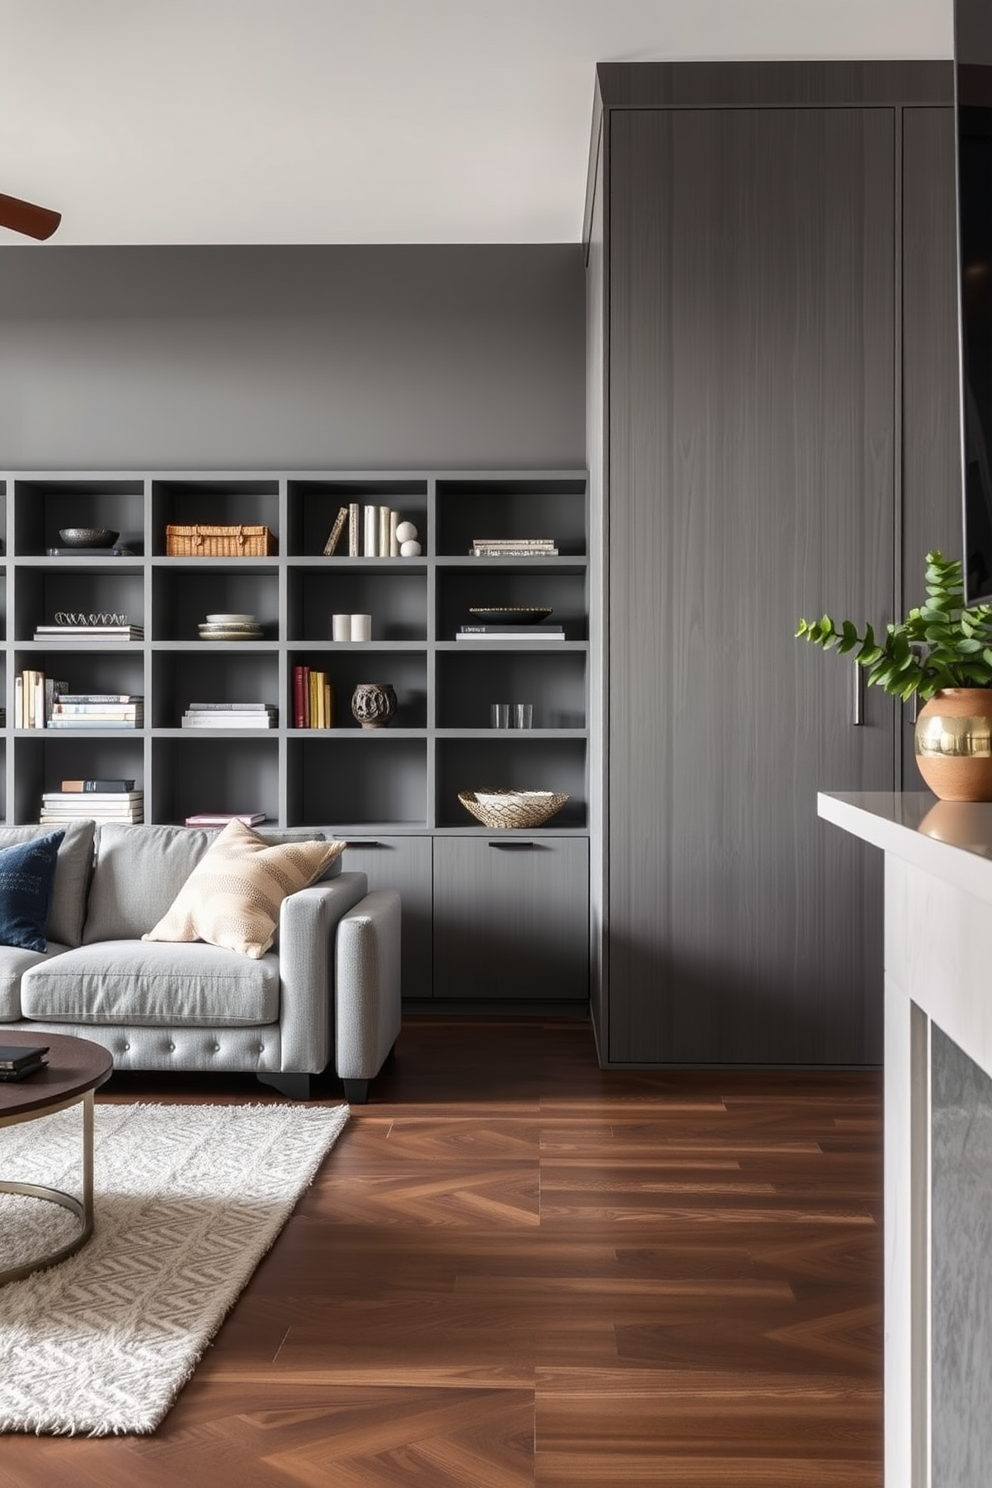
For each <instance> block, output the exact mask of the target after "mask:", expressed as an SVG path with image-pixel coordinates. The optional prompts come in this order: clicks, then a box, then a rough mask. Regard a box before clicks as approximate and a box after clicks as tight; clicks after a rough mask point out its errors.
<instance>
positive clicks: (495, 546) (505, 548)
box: [468, 537, 558, 558]
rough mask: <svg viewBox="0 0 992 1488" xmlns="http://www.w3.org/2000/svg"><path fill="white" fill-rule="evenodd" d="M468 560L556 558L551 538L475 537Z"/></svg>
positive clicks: (555, 550)
mask: <svg viewBox="0 0 992 1488" xmlns="http://www.w3.org/2000/svg"><path fill="white" fill-rule="evenodd" d="M468 555H469V557H470V558H557V557H558V549H557V547H556V546H555V540H554V538H553V537H475V538H473V539H472V546H471V547H470V548H469V550H468Z"/></svg>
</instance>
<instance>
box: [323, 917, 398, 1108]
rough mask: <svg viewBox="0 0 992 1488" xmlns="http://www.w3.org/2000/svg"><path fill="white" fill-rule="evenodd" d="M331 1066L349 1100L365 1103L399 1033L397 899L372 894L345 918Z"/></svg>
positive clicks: (340, 939) (340, 934)
mask: <svg viewBox="0 0 992 1488" xmlns="http://www.w3.org/2000/svg"><path fill="white" fill-rule="evenodd" d="M334 985H335V993H334V1024H335V1026H334V1032H335V1039H334V1061H335V1066H336V1068H337V1072H338V1074H339V1075H340V1076H341V1079H342V1080H343V1081H344V1082H345V1093H346V1095H347V1096H348V1098H349V1100H354V1101H357V1102H361V1101H362V1100H364V1099H365V1094H366V1090H367V1086H368V1081H369V1080H371V1079H372V1078H373V1076H375V1075H377V1074H378V1073H379V1070H380V1069H381V1067H382V1064H383V1061H384V1060H385V1059H386V1057H387V1055H388V1054H389V1051H390V1049H392V1047H393V1045H394V1043H395V1042H396V1039H397V1037H398V1035H399V1031H400V1022H401V1012H400V995H401V978H400V896H399V894H398V893H397V891H396V890H395V889H377V890H375V892H374V893H371V894H369V895H367V897H366V898H364V899H363V900H362V902H361V903H360V904H358V905H356V906H355V908H354V909H350V910H349V911H348V912H347V914H345V915H344V916H343V917H342V919H341V923H340V925H339V926H338V933H337V945H336V950H335V978H334Z"/></svg>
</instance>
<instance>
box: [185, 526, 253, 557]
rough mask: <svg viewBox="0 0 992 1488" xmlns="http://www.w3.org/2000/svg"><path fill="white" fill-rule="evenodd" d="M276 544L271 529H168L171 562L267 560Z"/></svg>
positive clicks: (199, 527) (198, 527)
mask: <svg viewBox="0 0 992 1488" xmlns="http://www.w3.org/2000/svg"><path fill="white" fill-rule="evenodd" d="M275 550H276V540H275V538H274V537H273V535H272V533H271V532H270V531H269V529H268V527H201V526H197V527H173V526H169V527H166V529H165V553H166V557H168V558H268V557H269V556H270V555H271V554H272V553H274V552H275Z"/></svg>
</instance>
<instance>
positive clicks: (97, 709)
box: [46, 692, 145, 730]
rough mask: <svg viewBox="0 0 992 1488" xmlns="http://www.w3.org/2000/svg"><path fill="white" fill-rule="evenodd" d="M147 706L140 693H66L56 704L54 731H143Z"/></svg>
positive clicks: (53, 704)
mask: <svg viewBox="0 0 992 1488" xmlns="http://www.w3.org/2000/svg"><path fill="white" fill-rule="evenodd" d="M144 722H145V702H144V698H143V697H142V696H141V694H140V693H136V692H63V693H62V694H61V695H59V696H57V697H56V698H55V700H54V702H53V703H52V713H51V717H50V718H49V720H48V723H47V725H46V726H47V727H48V728H50V729H69V730H71V729H139V728H141V727H143V725H144Z"/></svg>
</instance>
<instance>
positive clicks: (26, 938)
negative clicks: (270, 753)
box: [0, 831, 282, 951]
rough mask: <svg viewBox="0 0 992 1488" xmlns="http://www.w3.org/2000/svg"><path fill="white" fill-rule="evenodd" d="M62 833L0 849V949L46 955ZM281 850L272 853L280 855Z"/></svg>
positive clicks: (30, 839)
mask: <svg viewBox="0 0 992 1488" xmlns="http://www.w3.org/2000/svg"><path fill="white" fill-rule="evenodd" d="M64 836H65V833H64V832H61V831H59V832H49V833H47V834H46V835H45V836H44V837H32V838H29V840H28V841H27V842H11V843H10V844H9V846H7V847H0V945H5V946H16V947H18V948H19V949H20V950H22V951H46V950H47V949H48V940H47V937H46V935H45V930H46V927H47V925H48V910H49V906H50V905H51V902H52V885H53V884H54V882H55V864H56V861H57V860H58V854H59V845H60V843H61V841H62V838H63V837H64ZM281 850H282V849H273V851H281Z"/></svg>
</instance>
